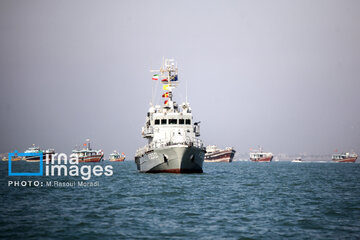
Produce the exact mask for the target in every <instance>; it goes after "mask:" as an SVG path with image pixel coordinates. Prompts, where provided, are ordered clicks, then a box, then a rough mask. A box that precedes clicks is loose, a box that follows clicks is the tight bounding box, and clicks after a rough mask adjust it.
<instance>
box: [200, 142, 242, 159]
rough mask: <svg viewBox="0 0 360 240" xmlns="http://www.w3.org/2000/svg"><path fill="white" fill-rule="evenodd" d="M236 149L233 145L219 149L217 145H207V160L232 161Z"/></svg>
mask: <svg viewBox="0 0 360 240" xmlns="http://www.w3.org/2000/svg"><path fill="white" fill-rule="evenodd" d="M235 152H236V151H235V150H234V149H233V148H231V147H227V148H225V149H219V148H218V147H217V146H215V145H210V146H207V147H206V153H205V160H204V161H205V162H232V160H233V158H234V156H235Z"/></svg>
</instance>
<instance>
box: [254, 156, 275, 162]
mask: <svg viewBox="0 0 360 240" xmlns="http://www.w3.org/2000/svg"><path fill="white" fill-rule="evenodd" d="M272 159H273V156H271V157H264V158H250V160H251V161H253V162H271V161H272Z"/></svg>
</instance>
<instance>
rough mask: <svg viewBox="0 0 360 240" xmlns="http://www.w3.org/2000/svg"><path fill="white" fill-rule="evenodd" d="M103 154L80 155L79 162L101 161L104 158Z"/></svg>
mask: <svg viewBox="0 0 360 240" xmlns="http://www.w3.org/2000/svg"><path fill="white" fill-rule="evenodd" d="M103 157H104V155H103V154H101V155H100V154H98V155H92V156H86V157H79V162H100V161H101V160H102V159H103Z"/></svg>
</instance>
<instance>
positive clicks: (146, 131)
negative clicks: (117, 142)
mask: <svg viewBox="0 0 360 240" xmlns="http://www.w3.org/2000/svg"><path fill="white" fill-rule="evenodd" d="M152 134H154V129H153V128H152V127H148V128H145V127H143V128H142V135H143V136H148V135H152Z"/></svg>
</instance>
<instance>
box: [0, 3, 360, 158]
mask: <svg viewBox="0 0 360 240" xmlns="http://www.w3.org/2000/svg"><path fill="white" fill-rule="evenodd" d="M359 13H360V1H346V0H339V1H329V0H324V1H314V0H311V1H287V0H284V1H223V0H222V1H220V0H219V1H165V0H164V1H88V0H86V1H47V0H46V1H28V0H23V1H11V0H9V1H3V0H0V112H1V125H0V136H1V139H0V140H1V145H0V152H7V151H12V150H14V149H18V150H20V151H23V150H25V149H26V148H27V147H29V146H30V145H31V144H33V143H34V144H37V145H40V146H41V147H42V148H55V150H56V151H57V152H66V153H69V152H70V151H71V150H72V149H73V148H74V146H75V145H76V144H78V145H80V144H82V143H83V142H84V141H85V139H86V138H90V139H91V140H92V143H93V146H94V147H95V148H100V149H103V150H105V153H106V156H108V154H109V153H110V152H111V151H113V150H114V149H117V150H119V151H123V152H125V153H126V154H127V155H128V158H130V159H131V158H133V156H134V153H135V150H136V149H137V148H138V147H141V146H143V145H144V144H145V143H146V141H145V139H143V138H142V137H141V127H142V126H143V124H144V121H145V116H146V112H147V110H148V107H149V102H150V100H151V87H152V84H153V81H152V80H151V76H152V74H151V73H150V72H149V70H150V69H154V68H158V67H159V66H160V64H161V61H162V57H163V56H165V57H169V58H175V59H176V60H177V62H178V65H179V72H180V74H179V79H180V84H181V87H179V88H178V89H176V90H175V92H174V95H175V100H177V101H178V102H179V103H181V102H182V101H184V100H185V85H186V84H185V83H186V82H187V85H188V100H189V102H190V104H191V107H192V109H193V114H194V120H195V121H201V137H200V138H201V139H202V140H203V141H204V142H205V144H206V145H208V144H216V145H218V146H220V147H225V146H233V147H235V149H236V150H237V151H238V152H240V153H242V152H247V151H248V150H249V148H255V147H256V146H257V145H261V146H263V148H264V150H268V151H272V152H273V153H282V152H287V153H301V152H307V153H332V152H333V151H334V150H335V149H339V151H351V150H354V151H356V152H358V153H360V107H359V106H360V92H359V90H360V24H359V23H360V14H359ZM158 95H159V96H160V95H161V90H160V89H159V90H158ZM158 100H159V101H160V98H159V97H158Z"/></svg>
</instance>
